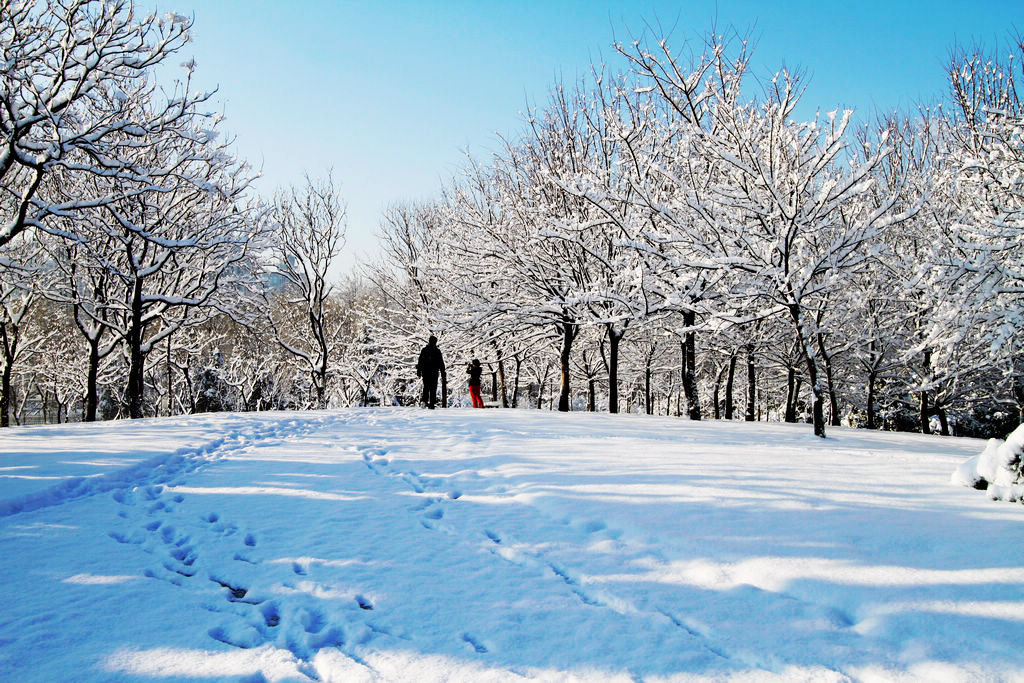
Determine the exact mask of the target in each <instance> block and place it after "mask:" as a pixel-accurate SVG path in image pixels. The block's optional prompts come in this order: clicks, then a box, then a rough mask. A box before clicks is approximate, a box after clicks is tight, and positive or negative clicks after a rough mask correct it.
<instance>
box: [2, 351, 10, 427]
mask: <svg viewBox="0 0 1024 683" xmlns="http://www.w3.org/2000/svg"><path fill="white" fill-rule="evenodd" d="M11 369H12V368H11V361H10V360H9V359H8V360H6V361H5V362H4V371H3V374H2V376H0V427H10V426H11Z"/></svg>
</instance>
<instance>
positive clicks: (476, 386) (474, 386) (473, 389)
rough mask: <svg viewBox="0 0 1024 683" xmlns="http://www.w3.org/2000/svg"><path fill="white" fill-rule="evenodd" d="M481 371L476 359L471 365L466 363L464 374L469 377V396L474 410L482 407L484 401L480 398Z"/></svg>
mask: <svg viewBox="0 0 1024 683" xmlns="http://www.w3.org/2000/svg"><path fill="white" fill-rule="evenodd" d="M483 371H484V369H483V368H482V367H480V361H479V360H477V359H476V358H474V359H473V362H472V363H466V374H467V375H469V396H470V398H472V399H473V407H474V408H483V407H484V399H483V397H481V396H480V375H481V374H482V373H483Z"/></svg>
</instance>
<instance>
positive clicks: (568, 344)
mask: <svg viewBox="0 0 1024 683" xmlns="http://www.w3.org/2000/svg"><path fill="white" fill-rule="evenodd" d="M559 327H560V328H561V330H560V331H561V332H562V349H561V353H559V363H560V365H561V373H562V384H561V391H560V392H559V394H558V410H559V412H563V413H567V412H569V394H570V391H571V387H570V382H571V377H570V372H571V368H570V366H569V359H570V357H571V355H572V343H573V341H574V340H575V339H576V334H577V333H578V332H579V325H576V324H575V323H573V322H571V321H570V320H568V319H567V318H563V319H562V322H561V323H560V325H559Z"/></svg>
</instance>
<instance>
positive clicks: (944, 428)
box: [934, 406, 949, 436]
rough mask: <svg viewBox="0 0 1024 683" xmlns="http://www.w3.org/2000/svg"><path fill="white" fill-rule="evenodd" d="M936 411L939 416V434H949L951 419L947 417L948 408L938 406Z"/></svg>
mask: <svg viewBox="0 0 1024 683" xmlns="http://www.w3.org/2000/svg"><path fill="white" fill-rule="evenodd" d="M934 413H935V415H937V416H938V417H939V434H941V435H942V436H949V421H948V420H947V419H946V409H945V408H941V407H938V406H936V407H935V409H934Z"/></svg>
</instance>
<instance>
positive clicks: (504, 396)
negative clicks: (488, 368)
mask: <svg viewBox="0 0 1024 683" xmlns="http://www.w3.org/2000/svg"><path fill="white" fill-rule="evenodd" d="M498 381H499V382H501V407H502V408H508V391H507V390H506V387H505V361H504V360H499V361H498Z"/></svg>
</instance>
